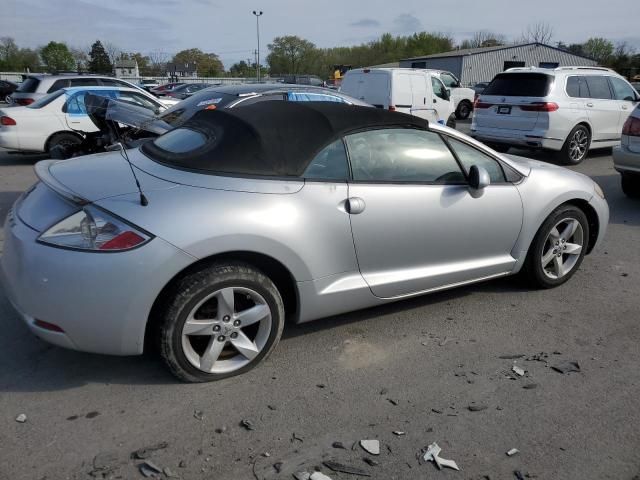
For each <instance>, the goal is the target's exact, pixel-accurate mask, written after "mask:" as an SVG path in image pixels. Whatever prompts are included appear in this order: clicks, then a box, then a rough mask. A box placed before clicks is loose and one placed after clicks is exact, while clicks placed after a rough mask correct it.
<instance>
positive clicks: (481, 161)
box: [447, 137, 506, 183]
mask: <svg viewBox="0 0 640 480" xmlns="http://www.w3.org/2000/svg"><path fill="white" fill-rule="evenodd" d="M447 139H448V140H449V145H451V148H452V149H453V151H454V152H455V154H456V156H457V157H458V160H460V163H461V164H462V168H464V170H465V172H466V173H467V174H469V169H470V168H471V166H472V165H477V166H478V167H484V169H485V170H486V171H487V172H488V173H489V177H491V183H504V182H505V181H506V180H505V176H504V172H503V171H502V167H501V166H500V163H498V161H497V160H495V159H493V158H491V157H490V156H488V155H486V154H485V153H483V152H481V151H480V150H478V149H476V148H474V147H472V146H471V145H467V144H466V143H464V142H461V141H460V140H456V139H455V138H451V137H447Z"/></svg>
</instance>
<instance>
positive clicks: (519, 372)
mask: <svg viewBox="0 0 640 480" xmlns="http://www.w3.org/2000/svg"><path fill="white" fill-rule="evenodd" d="M511 370H512V371H513V373H515V374H516V375H518V376H519V377H522V376H524V370H523V369H522V368H520V367H518V366H517V365H514V366H513V367H511Z"/></svg>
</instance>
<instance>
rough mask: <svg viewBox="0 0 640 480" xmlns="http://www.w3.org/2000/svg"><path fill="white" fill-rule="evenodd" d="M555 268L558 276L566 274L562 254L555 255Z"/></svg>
mask: <svg viewBox="0 0 640 480" xmlns="http://www.w3.org/2000/svg"><path fill="white" fill-rule="evenodd" d="M553 270H554V273H555V274H556V277H558V278H560V277H562V276H563V275H564V265H563V263H562V255H560V256H557V255H556V256H555V257H553Z"/></svg>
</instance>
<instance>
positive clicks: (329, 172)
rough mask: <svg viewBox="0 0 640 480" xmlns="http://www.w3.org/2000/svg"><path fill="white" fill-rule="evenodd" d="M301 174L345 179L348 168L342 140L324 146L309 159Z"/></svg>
mask: <svg viewBox="0 0 640 480" xmlns="http://www.w3.org/2000/svg"><path fill="white" fill-rule="evenodd" d="M302 176H303V177H304V178H311V179H314V178H315V179H325V180H346V179H347V177H348V176H349V169H348V164H347V154H346V152H345V150H344V143H343V142H342V140H336V141H335V142H333V143H332V144H330V145H328V146H326V147H324V148H323V149H322V150H321V151H320V153H318V154H317V155H316V156H315V158H314V159H313V160H312V161H311V163H310V164H309V166H308V167H307V170H306V171H305V172H304V174H303V175H302Z"/></svg>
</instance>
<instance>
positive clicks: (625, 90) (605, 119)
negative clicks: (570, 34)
mask: <svg viewBox="0 0 640 480" xmlns="http://www.w3.org/2000/svg"><path fill="white" fill-rule="evenodd" d="M639 100H640V95H639V94H638V92H636V91H635V89H634V88H633V87H632V86H631V85H630V84H629V82H627V81H626V80H625V79H624V78H623V77H621V76H620V75H618V74H617V73H615V72H614V71H613V70H609V69H607V68H598V67H558V68H555V69H545V68H536V67H530V68H511V69H509V70H507V71H506V72H504V73H499V74H498V75H496V76H495V78H494V79H493V80H492V81H491V83H490V84H489V85H488V86H487V88H486V89H485V90H484V91H483V92H482V93H481V94H480V95H479V96H478V98H477V99H476V102H475V105H474V115H473V123H472V125H471V136H473V137H475V138H477V139H478V140H481V141H483V142H485V143H487V144H489V145H490V146H491V147H493V148H494V149H496V150H498V151H502V152H506V151H507V150H508V149H509V147H510V146H519V147H526V148H545V149H549V150H555V151H558V152H560V153H559V156H560V159H561V161H563V162H564V163H566V164H577V163H580V162H581V161H582V160H584V158H585V157H586V156H587V152H588V151H589V149H596V148H605V147H613V146H616V145H619V144H620V132H621V131H622V125H623V124H624V122H625V120H626V119H627V117H628V116H629V114H630V113H631V111H632V110H633V108H634V107H635V104H636V103H637V102H638V101H639Z"/></svg>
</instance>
